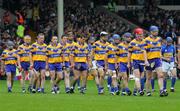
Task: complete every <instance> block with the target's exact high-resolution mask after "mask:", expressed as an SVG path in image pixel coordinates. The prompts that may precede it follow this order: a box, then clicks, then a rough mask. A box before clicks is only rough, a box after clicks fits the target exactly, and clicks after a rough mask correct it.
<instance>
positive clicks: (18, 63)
mask: <svg viewBox="0 0 180 111" xmlns="http://www.w3.org/2000/svg"><path fill="white" fill-rule="evenodd" d="M17 66H18V68H19V71H22V67H21V61H20V56H19V55H18V54H17Z"/></svg>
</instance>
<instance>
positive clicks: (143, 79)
mask: <svg viewBox="0 0 180 111" xmlns="http://www.w3.org/2000/svg"><path fill="white" fill-rule="evenodd" d="M144 82H145V77H143V78H141V90H142V91H143V90H144Z"/></svg>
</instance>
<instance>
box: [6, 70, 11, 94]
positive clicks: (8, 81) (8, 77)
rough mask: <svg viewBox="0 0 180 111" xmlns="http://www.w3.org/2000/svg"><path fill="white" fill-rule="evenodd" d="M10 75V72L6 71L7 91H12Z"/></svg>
mask: <svg viewBox="0 0 180 111" xmlns="http://www.w3.org/2000/svg"><path fill="white" fill-rule="evenodd" d="M11 75H12V74H11V72H6V76H7V87H8V92H12V86H11Z"/></svg>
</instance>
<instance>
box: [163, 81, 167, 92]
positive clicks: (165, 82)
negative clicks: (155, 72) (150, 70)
mask: <svg viewBox="0 0 180 111" xmlns="http://www.w3.org/2000/svg"><path fill="white" fill-rule="evenodd" d="M166 87H167V80H166V79H164V80H163V90H166Z"/></svg>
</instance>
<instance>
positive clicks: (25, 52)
mask: <svg viewBox="0 0 180 111" xmlns="http://www.w3.org/2000/svg"><path fill="white" fill-rule="evenodd" d="M30 53H31V46H30V45H29V46H25V45H24V44H22V45H20V46H19V47H18V55H19V56H20V61H21V62H30V57H29V55H30Z"/></svg>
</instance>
